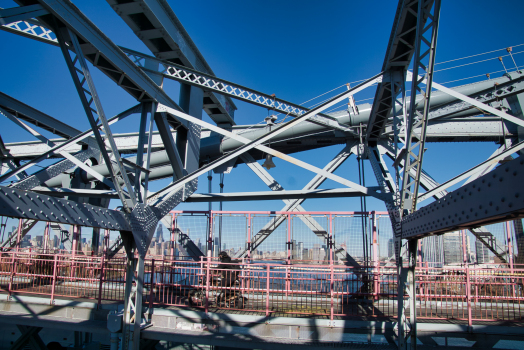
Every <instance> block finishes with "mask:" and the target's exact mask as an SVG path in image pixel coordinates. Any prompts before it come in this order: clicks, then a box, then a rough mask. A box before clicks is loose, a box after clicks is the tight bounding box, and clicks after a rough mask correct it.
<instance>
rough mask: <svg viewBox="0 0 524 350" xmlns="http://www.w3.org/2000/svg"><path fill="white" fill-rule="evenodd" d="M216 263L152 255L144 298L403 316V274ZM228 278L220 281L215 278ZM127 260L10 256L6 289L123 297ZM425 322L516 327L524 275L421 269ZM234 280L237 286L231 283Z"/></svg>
mask: <svg viewBox="0 0 524 350" xmlns="http://www.w3.org/2000/svg"><path fill="white" fill-rule="evenodd" d="M217 265H218V264H217V261H216V260H215V259H210V260H207V259H206V258H202V260H201V261H199V262H198V261H197V262H195V261H181V260H166V259H160V260H155V259H147V260H146V263H145V271H146V272H145V290H144V300H145V302H147V303H149V305H150V306H166V305H175V306H179V307H188V308H189V307H194V308H200V309H202V310H205V311H210V310H211V311H213V310H215V309H238V310H244V311H253V312H260V313H262V314H266V315H279V314H297V315H298V314H304V315H322V316H328V317H330V318H334V317H338V316H345V317H366V318H374V319H380V318H396V312H397V302H396V298H397V294H396V293H397V270H396V268H395V267H391V266H378V265H373V266H367V267H360V268H352V267H346V266H341V265H336V264H333V263H330V264H327V265H326V264H324V265H321V264H293V265H288V264H286V263H285V262H283V263H276V262H274V261H273V262H267V263H266V262H250V261H249V260H248V259H245V260H239V261H238V262H236V263H233V264H231V266H228V267H230V268H228V269H218V268H217ZM219 275H224V276H225V279H224V278H222V279H221V280H219V279H218V278H217V276H219ZM125 277H126V276H125V260H123V259H118V258H114V259H111V260H107V259H104V258H103V257H86V256H78V255H76V256H73V255H46V254H36V253H23V252H18V253H16V252H4V253H1V255H0V292H1V293H8V294H10V295H11V294H20V295H25V294H28V295H31V294H34V295H39V296H49V297H50V302H51V303H53V300H54V299H57V298H64V299H92V300H94V301H96V302H97V303H99V304H101V303H103V302H104V301H123V299H124V287H125ZM416 279H417V290H416V292H417V317H418V318H428V319H440V320H449V319H458V320H467V321H468V322H469V323H470V324H472V323H474V322H475V321H501V320H502V321H516V320H519V321H520V320H521V318H522V317H523V316H524V307H523V302H524V295H523V283H524V281H523V279H524V269H516V268H515V267H513V268H511V269H510V268H486V267H484V268H478V267H467V266H466V267H456V268H455V267H453V268H448V267H446V268H434V267H426V266H422V267H418V268H417V270H416ZM223 280H231V281H233V282H232V283H229V284H228V283H224V282H223Z"/></svg>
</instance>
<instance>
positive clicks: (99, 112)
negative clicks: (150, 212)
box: [56, 27, 137, 212]
mask: <svg viewBox="0 0 524 350" xmlns="http://www.w3.org/2000/svg"><path fill="white" fill-rule="evenodd" d="M62 30H63V32H61V31H62ZM56 33H57V37H58V42H59V43H60V49H61V50H62V54H63V56H64V58H65V60H66V63H67V67H68V68H69V72H70V73H71V77H72V78H73V82H74V84H75V87H76V89H77V92H78V95H79V97H80V100H81V101H82V105H83V107H84V111H85V113H86V116H87V119H88V120H89V124H90V125H91V130H92V131H93V134H94V136H95V139H96V142H97V143H98V146H99V149H100V153H101V154H102V158H103V159H104V162H105V165H106V166H107V169H108V171H109V176H110V178H111V180H112V183H113V185H114V187H115V189H116V191H117V193H118V196H119V197H120V200H121V201H122V204H123V206H124V208H125V210H126V211H127V212H131V210H132V208H133V207H134V206H135V204H136V203H137V198H136V197H135V193H134V190H133V187H132V186H131V182H130V180H129V177H128V175H127V170H126V169H125V168H124V165H123V164H122V160H121V156H120V153H119V152H118V148H117V147H116V144H115V141H114V139H113V135H112V133H111V128H110V127H109V123H108V121H107V118H106V116H105V112H104V109H103V108H102V104H101V102H100V99H99V98H98V93H97V91H96V88H95V85H94V82H93V80H92V78H91V73H90V72H89V68H88V67H87V64H86V61H85V58H84V55H83V52H82V49H81V47H80V43H79V41H78V38H77V36H76V34H75V33H74V32H72V31H71V30H70V29H67V30H66V28H58V27H57V28H56ZM66 33H68V35H69V40H68V42H66V39H65V34H66ZM68 44H72V45H69V46H68ZM73 55H74V57H73ZM77 64H78V66H77ZM95 115H96V116H97V117H98V118H97V119H96V120H95ZM99 121H100V122H101V125H99V124H98V122H99ZM99 128H101V129H102V130H103V132H104V134H105V137H106V139H107V140H108V141H109V148H110V150H111V152H112V157H113V158H114V159H115V160H114V161H113V160H112V159H111V158H110V157H109V153H108V152H107V150H106V145H105V141H104V139H103V138H102V135H101V134H100V129H99ZM119 178H121V179H122V180H123V182H124V186H125V187H126V189H127V193H126V192H125V191H124V189H123V188H122V185H121V184H120V181H119Z"/></svg>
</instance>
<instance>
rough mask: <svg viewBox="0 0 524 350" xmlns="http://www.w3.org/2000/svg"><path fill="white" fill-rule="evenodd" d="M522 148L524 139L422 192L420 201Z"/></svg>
mask: <svg viewBox="0 0 524 350" xmlns="http://www.w3.org/2000/svg"><path fill="white" fill-rule="evenodd" d="M521 149H524V141H522V142H519V143H517V144H516V145H514V146H512V147H510V148H508V149H506V150H505V151H503V152H500V153H498V154H497V155H493V156H492V157H491V158H489V159H487V160H485V161H484V162H482V163H480V164H478V165H477V166H475V167H473V168H471V169H470V170H467V171H465V172H463V173H462V174H460V175H457V176H455V177H454V178H452V179H450V180H448V181H446V182H444V183H442V184H440V185H438V186H437V187H435V188H433V189H432V190H429V191H426V192H425V193H423V194H421V195H420V196H419V197H418V202H419V203H420V202H422V201H424V200H426V199H428V198H431V197H432V196H434V195H435V193H438V192H442V191H443V190H445V189H447V188H449V187H451V186H453V185H456V184H457V183H459V182H461V181H463V180H465V179H467V178H469V177H470V176H472V175H475V174H477V173H479V172H483V171H484V170H486V168H489V167H491V166H494V165H497V164H498V163H499V162H500V161H501V160H503V159H506V158H507V157H509V156H511V155H512V154H514V153H516V152H518V151H520V150H521Z"/></svg>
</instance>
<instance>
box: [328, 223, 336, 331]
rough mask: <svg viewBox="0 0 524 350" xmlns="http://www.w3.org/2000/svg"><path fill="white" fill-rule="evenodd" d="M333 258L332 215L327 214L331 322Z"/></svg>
mask: <svg viewBox="0 0 524 350" xmlns="http://www.w3.org/2000/svg"><path fill="white" fill-rule="evenodd" d="M334 258H335V257H334V256H333V215H331V214H329V268H330V279H329V294H330V298H331V310H330V313H329V316H330V319H331V321H333V317H334V311H333V306H334V300H333V297H334V292H333V288H334V287H335V281H334V279H335V273H334V269H333V260H334Z"/></svg>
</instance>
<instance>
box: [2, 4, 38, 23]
mask: <svg viewBox="0 0 524 350" xmlns="http://www.w3.org/2000/svg"><path fill="white" fill-rule="evenodd" d="M47 14H48V12H47V11H46V10H44V9H43V8H42V6H40V5H28V6H20V7H13V8H9V9H1V8H0V25H4V26H5V25H8V24H11V23H13V22H18V21H25V20H27V19H31V18H33V17H38V16H42V15H47Z"/></svg>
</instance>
